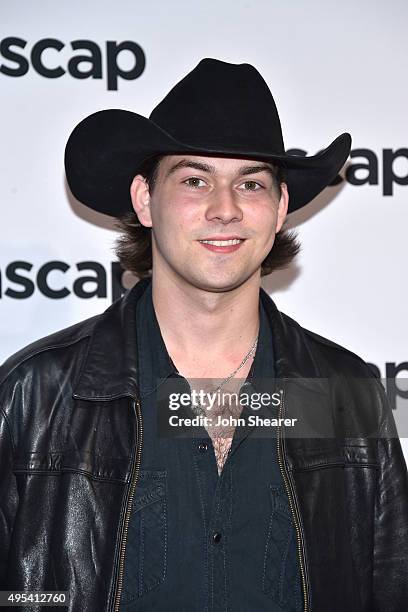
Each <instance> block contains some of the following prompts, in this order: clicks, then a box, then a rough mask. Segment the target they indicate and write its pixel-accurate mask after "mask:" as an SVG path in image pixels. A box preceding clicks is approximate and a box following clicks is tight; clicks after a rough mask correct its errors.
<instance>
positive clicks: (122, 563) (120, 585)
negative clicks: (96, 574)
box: [114, 399, 143, 612]
mask: <svg viewBox="0 0 408 612" xmlns="http://www.w3.org/2000/svg"><path fill="white" fill-rule="evenodd" d="M134 406H135V411H136V418H137V423H138V432H139V433H138V437H137V439H136V444H137V448H136V459H135V462H134V466H133V472H132V479H131V483H130V488H129V496H128V500H127V506H126V513H125V518H124V522H123V535H122V542H121V545H120V552H119V573H118V579H117V582H116V595H115V597H114V602H115V603H114V612H119V607H120V597H121V595H122V589H123V574H124V569H125V551H126V542H127V535H128V530H129V521H130V516H131V514H132V506H133V498H134V496H135V492H136V483H137V479H138V477H139V471H140V462H141V454H142V442H143V422H142V414H141V411H140V402H139V400H138V399H137V400H136V402H135V404H134Z"/></svg>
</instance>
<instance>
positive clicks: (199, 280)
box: [189, 271, 260, 293]
mask: <svg viewBox="0 0 408 612" xmlns="http://www.w3.org/2000/svg"><path fill="white" fill-rule="evenodd" d="M254 276H259V278H260V273H259V272H257V271H254V272H253V273H252V274H249V275H248V273H246V274H240V275H238V274H236V275H230V276H228V277H227V276H224V277H222V276H220V275H206V276H204V275H203V276H198V277H197V276H196V277H195V278H194V279H189V282H190V284H191V285H193V286H194V287H196V288H197V289H201V291H206V292H208V293H228V292H230V291H234V290H235V289H238V288H239V287H242V286H243V285H245V284H246V283H250V282H251V281H253V280H254Z"/></svg>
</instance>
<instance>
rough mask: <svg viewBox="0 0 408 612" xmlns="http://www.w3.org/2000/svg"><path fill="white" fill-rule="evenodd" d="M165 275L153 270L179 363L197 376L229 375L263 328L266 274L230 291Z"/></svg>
mask: <svg viewBox="0 0 408 612" xmlns="http://www.w3.org/2000/svg"><path fill="white" fill-rule="evenodd" d="M163 280H164V279H162V278H160V279H159V278H157V277H155V275H154V274H153V279H152V295H153V305H154V308H155V312H156V316H157V320H158V323H159V326H160V330H161V333H162V336H163V339H164V342H165V344H166V347H167V350H168V352H169V354H170V356H171V358H172V359H173V361H174V363H175V365H176V367H177V368H178V369H179V371H180V372H182V373H183V374H184V375H185V376H187V377H191V378H204V377H213V378H223V377H226V376H228V375H229V374H230V372H231V371H233V370H234V369H235V368H236V367H237V366H238V365H239V363H240V362H241V360H242V359H243V357H244V356H245V354H246V353H247V351H248V350H249V349H250V347H251V346H252V344H253V342H254V339H255V338H256V336H257V333H258V330H259V288H260V279H259V278H258V277H253V278H251V279H249V280H248V281H247V282H246V283H244V284H242V285H241V286H240V287H237V288H235V289H233V290H230V291H225V292H210V291H204V290H201V289H198V288H196V287H193V286H192V285H189V284H187V283H184V282H177V281H175V280H172V279H168V278H167V279H166V281H165V282H163Z"/></svg>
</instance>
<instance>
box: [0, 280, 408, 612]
mask: <svg viewBox="0 0 408 612" xmlns="http://www.w3.org/2000/svg"><path fill="white" fill-rule="evenodd" d="M145 287H146V281H142V282H140V283H138V285H136V287H135V288H134V289H132V290H131V291H130V292H128V293H127V294H126V295H125V296H124V297H123V298H121V299H120V300H118V301H117V302H115V303H114V304H113V305H112V306H111V307H110V308H109V309H108V310H107V311H106V312H105V313H104V314H102V315H99V316H96V317H93V318H91V319H88V320H86V321H84V322H81V323H79V324H77V325H74V326H72V327H70V328H68V329H65V330H63V331H60V332H58V333H56V334H53V335H51V336H49V337H47V338H45V339H42V340H39V341H38V342H35V343H34V344H32V345H30V346H29V347H27V348H25V349H23V350H22V351H20V352H19V353H17V354H16V355H14V356H13V357H12V358H10V359H9V360H8V361H7V362H6V363H5V364H4V365H3V366H2V368H1V369H0V382H1V386H0V589H15V590H20V591H24V590H26V591H27V590H37V591H39V590H44V589H48V590H51V589H52V590H67V591H69V593H70V605H69V608H68V609H69V611H72V612H73V611H75V612H87V611H89V612H100V611H105V610H107V611H114V610H117V609H118V604H119V597H120V592H121V587H122V571H123V561H124V551H125V546H126V536H127V525H128V520H129V516H130V508H131V504H132V499H133V496H134V494H135V487H137V476H138V471H139V465H140V457H141V446H142V444H143V442H142V438H143V426H142V425H143V424H142V422H141V416H140V405H139V403H138V390H137V384H136V381H137V363H136V357H135V354H136V351H135V346H136V339H135V333H136V332H135V304H136V301H137V300H138V298H139V296H140V295H141V292H142V291H143V290H144V288H145ZM261 299H262V300H263V301H264V304H265V306H266V308H267V312H268V313H269V316H270V317H271V321H272V325H273V334H274V343H275V346H274V351H275V358H276V371H277V375H278V377H279V378H281V379H285V380H289V381H290V380H292V381H293V380H297V379H299V380H302V381H303V382H302V383H301V385H303V387H304V393H303V392H302V394H301V398H302V401H301V404H302V402H304V404H302V405H301V406H300V414H303V416H304V415H305V414H306V415H309V414H310V415H312V413H313V407H314V406H315V405H316V406H317V405H318V404H320V406H321V405H322V402H321V398H322V397H326V399H325V402H326V400H327V397H329V396H325V395H324V393H323V395H321V396H319V393H316V390H315V389H314V390H312V391H310V390H308V388H307V387H308V382H307V381H308V380H312V379H313V380H315V379H318V380H323V379H326V380H327V379H329V380H330V401H329V402H328V403H327V402H326V404H325V403H324V402H323V405H326V415H325V418H327V417H328V418H327V420H328V423H329V424H330V427H331V428H332V430H333V431H332V433H333V435H332V436H331V437H319V436H317V437H308V438H296V439H295V438H289V437H286V436H285V433H284V432H283V430H282V431H280V433H279V462H280V466H281V470H282V475H283V478H284V482H285V485H286V490H287V493H288V496H289V501H290V507H291V510H292V513H293V518H294V521H295V526H296V531H297V538H298V552H299V558H300V563H301V573H302V584H303V594H304V607H305V610H307V611H311V612H340V611H341V612H344V611H345V610H347V612H369V611H370V612H374V611H375V612H404V611H407V610H408V478H407V471H406V467H405V462H404V458H403V455H402V452H401V446H400V443H399V440H398V439H397V438H395V437H390V436H388V433H389V432H392V428H393V421H392V417H391V416H390V414H389V411H388V410H387V404H386V399H385V394H384V391H383V387H382V385H381V383H380V382H379V381H378V380H377V379H375V378H374V377H373V375H372V374H371V372H370V370H369V369H368V367H367V366H366V365H365V364H364V362H363V361H361V360H360V359H359V358H358V357H356V356H355V355H353V354H352V353H350V352H349V351H347V350H345V349H343V348H341V347H339V346H337V345H335V344H333V343H331V342H329V341H328V340H325V339H323V338H321V337H319V336H317V335H315V334H313V333H311V332H308V331H306V330H304V329H303V328H302V327H300V326H299V325H298V324H297V323H296V322H295V321H293V320H292V319H290V318H289V317H287V316H285V315H283V314H281V313H280V312H279V311H278V310H277V309H276V307H275V305H274V303H273V302H272V300H271V299H270V298H269V297H268V296H267V295H266V294H265V293H264V292H263V291H261ZM356 377H359V378H361V379H365V380H366V384H364V385H360V386H359V387H358V389H356V387H355V386H354V385H353V384H351V383H350V381H351V380H353V379H355V378H356ZM318 396H319V397H318ZM284 397H285V401H284V402H283V407H282V410H284V413H285V414H288V413H290V412H291V410H292V406H293V410H295V411H296V409H298V410H299V406H298V407H297V408H296V406H295V404H296V403H297V399H296V398H295V400H294V401H293V402H292V406H291V399H290V392H289V393H286V391H285V389H284ZM297 397H299V396H297ZM314 398H315V399H314ZM316 398H317V399H316ZM302 411H303V412H302ZM282 414H283V413H282ZM319 414H321V413H319ZM367 415H369V420H370V422H371V423H372V422H373V417H374V422H375V424H376V425H375V426H376V431H375V432H372V431H371V432H369V433H371V434H373V433H374V435H368V433H367V435H366V436H365V437H364V436H363V435H359V436H358V437H356V436H355V435H353V436H352V437H350V435H349V433H350V432H349V426H350V422H352V427H353V431H354V432H356V431H358V430H359V427H360V425H361V428H362V429H367V427H366V424H365V423H364V422H363V421H364V419H365V418H366V416H367ZM307 418H309V417H307ZM319 418H320V417H319ZM311 419H312V420H311V423H312V431H316V421H315V422H314V423H313V415H312V416H311ZM317 425H319V423H318V424H317ZM313 428H314V429H313ZM21 609H22V610H24V611H25V612H27V611H30V610H31V611H35V610H39V609H41V608H40V607H36V606H35V605H32V606H31V607H25V608H21ZM44 609H45V608H44ZM47 609H48V608H47ZM56 609H60V608H56ZM251 612H256V611H251Z"/></svg>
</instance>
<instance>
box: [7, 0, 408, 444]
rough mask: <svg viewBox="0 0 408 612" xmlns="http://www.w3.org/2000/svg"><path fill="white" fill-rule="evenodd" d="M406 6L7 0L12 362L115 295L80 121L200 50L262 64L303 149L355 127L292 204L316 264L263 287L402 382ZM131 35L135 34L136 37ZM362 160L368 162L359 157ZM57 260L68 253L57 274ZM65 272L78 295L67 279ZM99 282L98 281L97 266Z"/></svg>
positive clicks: (179, 70)
mask: <svg viewBox="0 0 408 612" xmlns="http://www.w3.org/2000/svg"><path fill="white" fill-rule="evenodd" d="M391 8H392V10H390V9H391ZM407 23H408V4H407V3H406V2H405V1H404V0H394V1H393V2H392V3H391V4H390V2H386V1H385V0H381V1H380V0H374V1H373V0H360V1H359V2H356V1H355V0H354V1H353V0H343V2H341V3H338V2H330V1H327V0H308V2H304V1H299V0H292V2H290V3H284V2H276V1H274V0H264V1H261V0H234V1H233V0H228V1H227V0H224V1H220V0H217V1H216V0H206V2H204V3H191V2H187V0H172V1H171V2H167V1H165V0H160V1H159V0H150V2H147V3H142V2H137V1H135V0H132V1H131V0H119V1H118V2H116V3H112V2H110V1H109V2H108V1H106V0H104V1H101V0H88V1H87V2H85V3H84V2H79V1H78V0H70V1H69V2H68V1H66V2H58V3H56V2H53V1H51V0H43V1H42V2H40V3H33V2H31V0H20V1H19V2H16V3H12V2H5V1H4V0H3V2H1V4H0V40H1V47H0V91H1V98H0V99H1V105H2V108H1V115H0V117H1V119H0V121H1V144H2V146H1V148H0V197H1V208H0V210H1V213H0V214H1V246H0V275H1V277H0V309H1V316H0V336H1V344H0V361H1V360H2V359H4V358H6V357H7V356H8V355H9V354H10V353H12V352H14V351H15V350H17V349H18V348H20V347H22V346H23V345H25V344H27V343H28V342H30V341H32V340H34V339H36V338H38V337H40V336H43V335H46V334H48V333H50V332H52V331H55V330H57V329H59V328H62V327H65V326H67V325H70V324H72V323H74V322H76V321H79V320H81V319H83V318H85V317H88V316H90V315H92V314H95V313H98V312H101V311H102V310H104V309H105V308H106V307H107V306H108V305H109V304H110V302H111V300H112V290H111V286H112V274H111V262H113V261H115V256H114V254H113V251H112V247H113V243H114V239H115V237H116V233H115V231H114V229H113V223H112V221H111V220H110V219H109V218H108V217H105V216H103V215H97V214H96V213H95V214H94V213H90V212H89V211H88V210H87V209H86V208H85V207H84V206H82V205H81V204H80V203H78V202H77V201H75V200H74V199H73V198H72V196H70V195H69V194H68V192H67V189H66V184H65V179H64V172H63V152H64V146H65V142H66V140H67V137H68V135H69V133H70V132H71V130H72V129H73V127H74V126H75V125H76V124H77V123H78V122H79V121H80V120H81V119H82V118H83V117H85V116H86V115H88V114H90V113H92V112H94V111H96V110H100V109H103V108H125V109H129V110H135V111H137V112H139V113H141V114H144V115H146V116H147V115H148V114H149V113H150V111H151V110H152V108H153V107H154V106H155V105H156V104H157V102H158V101H159V100H160V99H161V98H162V97H163V96H164V95H165V94H166V93H167V91H168V90H169V89H170V88H171V87H172V86H173V85H174V84H175V83H176V82H177V81H178V80H179V79H180V78H181V77H182V76H184V75H185V74H186V73H187V72H188V71H190V70H191V69H192V68H193V67H194V66H195V65H196V64H197V63H198V62H199V60H200V59H201V58H203V57H216V58H218V59H222V60H224V61H230V62H234V63H240V62H249V63H252V64H254V65H255V66H256V67H257V68H258V69H259V70H260V72H261V73H262V74H263V76H264V78H265V80H266V81H267V82H268V84H269V86H270V88H271V90H272V93H273V95H274V97H275V100H276V102H277V106H278V110H279V114H280V117H281V121H282V127H283V131H284V138H285V144H286V147H287V148H288V149H292V148H297V149H302V150H304V151H306V152H307V154H313V153H315V152H317V151H318V150H319V149H321V148H323V147H325V146H327V145H328V144H329V142H330V141H331V140H332V139H333V138H335V137H336V136H337V135H338V134H340V133H341V132H344V131H349V132H351V134H352V137H353V146H352V150H353V157H352V159H351V161H350V166H349V180H347V181H343V182H342V183H341V184H340V185H339V186H337V187H329V188H328V189H327V190H326V191H325V192H324V193H323V194H322V195H321V196H320V197H319V198H317V199H316V200H315V201H314V202H313V203H311V204H310V205H309V206H308V207H306V208H305V209H304V210H302V211H299V213H295V214H293V215H292V216H291V218H290V222H289V223H290V226H292V227H296V228H297V229H298V230H299V234H300V239H301V242H302V245H303V251H302V254H301V256H300V258H299V263H298V265H297V266H293V267H292V268H290V269H289V270H287V271H285V272H279V273H276V274H275V275H273V276H271V277H267V279H266V280H265V282H264V286H265V288H266V289H267V290H268V292H269V293H270V294H271V295H272V296H273V297H274V299H275V301H276V302H277V304H278V306H279V308H280V309H281V310H283V311H284V312H286V313H287V314H289V315H291V316H292V317H293V318H295V319H296V320H297V321H299V323H301V324H302V325H303V326H305V327H307V328H309V329H312V330H313V331H316V332H317V333H319V334H321V335H323V336H327V337H329V338H331V339H333V340H334V341H336V342H338V343H339V344H342V345H344V346H346V347H348V348H350V349H351V350H353V351H354V352H356V353H358V354H359V355H361V356H362V357H363V358H364V359H366V360H367V361H369V362H371V363H373V364H375V365H376V366H377V367H378V368H379V371H380V373H381V375H382V376H383V377H385V376H386V375H388V376H389V377H390V378H391V379H393V377H395V375H396V373H397V372H398V370H400V372H399V374H398V379H399V382H398V380H397V383H398V384H399V385H400V387H402V386H403V381H402V380H401V379H402V377H404V376H406V372H407V368H408V364H407V362H408V347H407V336H408V333H407V323H406V321H407V313H406V302H407V297H408V295H407V289H406V287H405V273H406V269H407V265H406V242H407V238H406V232H407V225H408V223H407V222H408V201H407V195H408V188H407V182H408V178H407V177H408V150H407V148H406V147H408V138H407V127H406V126H407V123H406V108H407V94H408V86H407V80H406V74H407V69H408V42H407V35H406V25H407ZM13 39H14V40H13ZM45 39H52V40H51V42H50V41H46V40H45ZM44 40H45V42H44ZM56 41H57V42H56ZM58 41H59V42H58ZM73 41H82V42H77V43H75V42H74V43H73ZM84 41H86V42H84ZM107 41H110V43H109V44H108V45H107ZM124 41H131V43H132V44H131V45H129V44H127V45H125V47H126V46H127V47H129V48H131V50H126V49H125V50H122V51H119V48H118V47H117V45H120V44H121V43H123V42H124ZM72 43H73V44H72ZM42 47H43V48H44V50H43V52H42V54H41V53H40V51H41V48H42ZM84 47H86V48H87V49H88V50H84ZM89 49H91V50H89ZM115 49H116V53H117V58H116V60H115V57H114V56H115ZM91 53H92V57H93V58H94V63H93V64H90V63H89V62H83V63H82V64H79V65H78V66H77V73H75V67H74V66H73V59H74V58H75V57H78V56H79V55H86V56H90V55H91ZM108 56H109V58H110V60H109V64H110V66H109V69H108ZM143 60H145V66H144V67H143ZM115 63H117V64H118V68H116V72H120V71H122V72H128V73H129V75H130V76H132V71H133V76H135V77H136V78H132V79H129V80H127V79H125V78H122V77H120V76H119V77H118V78H117V82H115V81H116V79H115ZM58 68H59V69H58ZM91 69H92V71H93V74H92V75H91V76H89V77H88V78H78V71H79V72H82V73H84V72H87V71H89V70H91ZM137 72H141V74H140V75H139V76H137ZM41 73H43V74H41ZM82 76H83V75H82ZM93 77H100V78H93ZM115 87H117V88H116V89H115ZM361 149H363V150H364V151H361ZM394 157H395V159H394V161H393V158H394ZM356 164H364V165H367V164H368V168H366V169H365V170H364V169H360V170H356ZM343 176H344V171H343ZM398 177H399V178H398ZM356 182H360V183H362V184H359V185H358V184H353V183H356ZM55 261H57V262H62V263H59V264H57V265H58V266H59V268H58V269H53V270H51V271H50V272H49V274H48V275H46V274H45V272H46V270H47V265H48V264H49V262H55ZM18 262H20V263H18ZM21 262H25V263H21ZM80 262H96V264H101V265H102V266H103V268H104V270H102V271H100V273H101V274H104V275H106V292H104V290H103V286H102V284H100V285H99V293H100V294H102V295H103V294H105V295H106V297H98V296H94V297H91V298H89V297H88V298H84V297H80V296H79V295H76V293H78V290H76V292H74V291H73V286H74V283H75V280H77V279H78V278H81V277H83V276H89V275H91V276H92V275H94V273H92V272H89V270H86V269H82V270H81V269H79V270H78V268H77V264H79V263H80ZM93 265H95V264H93ZM44 266H46V267H45V268H44ZM48 267H50V268H55V264H50V265H49V266H48ZM83 268H89V264H83ZM39 272H40V274H39V276H38V273H39ZM16 275H18V276H19V277H20V279H19V278H16ZM21 277H25V278H26V279H29V280H25V281H24V280H21ZM47 287H48V288H47ZM63 288H65V289H66V290H65V291H64V292H63V294H65V296H64V297H57V295H58V294H53V292H55V291H57V290H62V289H63ZM77 289H78V284H77ZM83 290H84V291H85V292H88V293H90V292H93V291H94V290H95V283H88V284H87V285H83ZM47 294H48V295H47ZM50 294H51V296H50ZM387 364H388V365H387ZM398 409H399V410H400V407H399V408H398ZM397 412H398V411H397ZM405 452H406V455H408V447H405Z"/></svg>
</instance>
